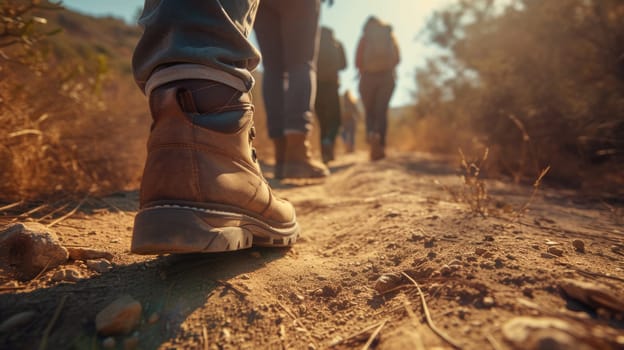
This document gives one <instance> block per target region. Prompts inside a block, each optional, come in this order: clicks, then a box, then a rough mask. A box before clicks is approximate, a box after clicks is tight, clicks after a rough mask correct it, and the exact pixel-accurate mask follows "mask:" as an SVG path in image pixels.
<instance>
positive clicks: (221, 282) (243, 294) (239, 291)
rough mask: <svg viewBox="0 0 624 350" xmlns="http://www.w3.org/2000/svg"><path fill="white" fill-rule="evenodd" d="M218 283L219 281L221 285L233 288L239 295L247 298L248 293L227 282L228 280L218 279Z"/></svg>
mask: <svg viewBox="0 0 624 350" xmlns="http://www.w3.org/2000/svg"><path fill="white" fill-rule="evenodd" d="M216 282H217V283H219V284H220V285H222V286H224V287H227V288H230V289H231V290H233V291H234V292H235V293H236V294H238V295H239V296H241V297H243V298H245V297H247V296H248V293H246V292H244V291H242V290H240V289H239V288H237V287H236V286H234V285H233V284H232V283H230V282H227V281H222V280H216Z"/></svg>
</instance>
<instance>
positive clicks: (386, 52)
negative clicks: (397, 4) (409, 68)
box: [362, 26, 399, 73]
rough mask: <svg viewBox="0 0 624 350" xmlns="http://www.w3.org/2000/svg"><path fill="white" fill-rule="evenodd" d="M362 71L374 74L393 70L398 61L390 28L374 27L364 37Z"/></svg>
mask: <svg viewBox="0 0 624 350" xmlns="http://www.w3.org/2000/svg"><path fill="white" fill-rule="evenodd" d="M363 40H364V43H363V45H364V47H363V52H362V71H364V72H369V73H374V72H383V71H388V70H391V69H393V68H394V67H395V66H396V64H397V63H398V61H399V58H398V50H397V48H396V46H395V45H396V44H395V39H394V37H393V35H392V28H391V27H390V26H375V27H371V28H370V29H369V30H367V31H366V34H365V35H364V38H363Z"/></svg>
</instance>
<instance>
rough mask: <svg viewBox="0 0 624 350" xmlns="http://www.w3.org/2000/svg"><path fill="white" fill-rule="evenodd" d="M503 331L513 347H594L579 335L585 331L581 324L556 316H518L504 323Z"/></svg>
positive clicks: (584, 348) (532, 349)
mask: <svg viewBox="0 0 624 350" xmlns="http://www.w3.org/2000/svg"><path fill="white" fill-rule="evenodd" d="M502 333H503V337H504V338H505V340H507V341H508V342H509V343H510V344H511V345H512V346H513V349H526V350H538V349H546V348H548V349H579V350H581V349H582V350H589V349H593V348H594V347H593V346H592V345H590V344H587V343H586V342H584V341H583V340H582V338H580V337H578V336H579V335H582V334H584V333H585V330H584V329H583V328H582V327H581V326H580V325H577V324H573V323H569V322H567V321H565V320H562V319H558V318H554V317H529V316H520V317H516V318H513V319H511V320H509V321H507V322H506V323H505V324H504V325H503V327H502Z"/></svg>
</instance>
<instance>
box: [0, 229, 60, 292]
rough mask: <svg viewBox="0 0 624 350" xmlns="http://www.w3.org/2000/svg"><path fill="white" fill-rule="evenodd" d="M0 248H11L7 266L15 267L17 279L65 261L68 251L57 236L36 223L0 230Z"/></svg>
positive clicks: (23, 278) (30, 277)
mask: <svg viewBox="0 0 624 350" xmlns="http://www.w3.org/2000/svg"><path fill="white" fill-rule="evenodd" d="M0 248H4V249H7V250H6V251H11V252H12V254H10V257H9V261H8V263H9V265H12V266H15V267H16V268H17V274H18V278H19V279H22V280H30V279H32V278H34V277H36V276H37V275H38V274H39V273H40V272H41V271H42V270H44V269H53V268H55V267H57V266H59V265H61V264H63V263H65V262H66V261H67V258H68V257H69V253H68V252H67V249H66V248H65V247H63V245H62V244H61V242H60V241H59V239H58V237H57V235H56V234H55V233H54V232H53V231H51V230H50V229H49V228H48V227H46V226H44V225H41V224H38V223H31V222H29V223H17V224H13V225H11V226H9V227H7V228H6V229H4V230H2V231H0Z"/></svg>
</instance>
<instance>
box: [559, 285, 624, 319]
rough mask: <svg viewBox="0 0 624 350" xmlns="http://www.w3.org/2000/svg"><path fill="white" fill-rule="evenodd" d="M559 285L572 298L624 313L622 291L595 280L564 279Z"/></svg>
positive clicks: (592, 305) (589, 304) (597, 307)
mask: <svg viewBox="0 0 624 350" xmlns="http://www.w3.org/2000/svg"><path fill="white" fill-rule="evenodd" d="M559 287H561V289H562V290H563V292H564V293H565V294H566V295H567V296H568V297H569V298H572V299H575V300H578V301H580V302H582V303H584V304H586V305H588V306H591V307H593V308H595V309H600V308H603V309H608V310H611V311H614V312H616V313H624V296H623V295H622V293H621V292H618V291H616V290H614V289H613V288H610V287H608V286H606V285H603V284H599V283H595V282H584V281H577V280H572V279H564V280H563V281H562V282H561V283H560V285H559Z"/></svg>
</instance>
